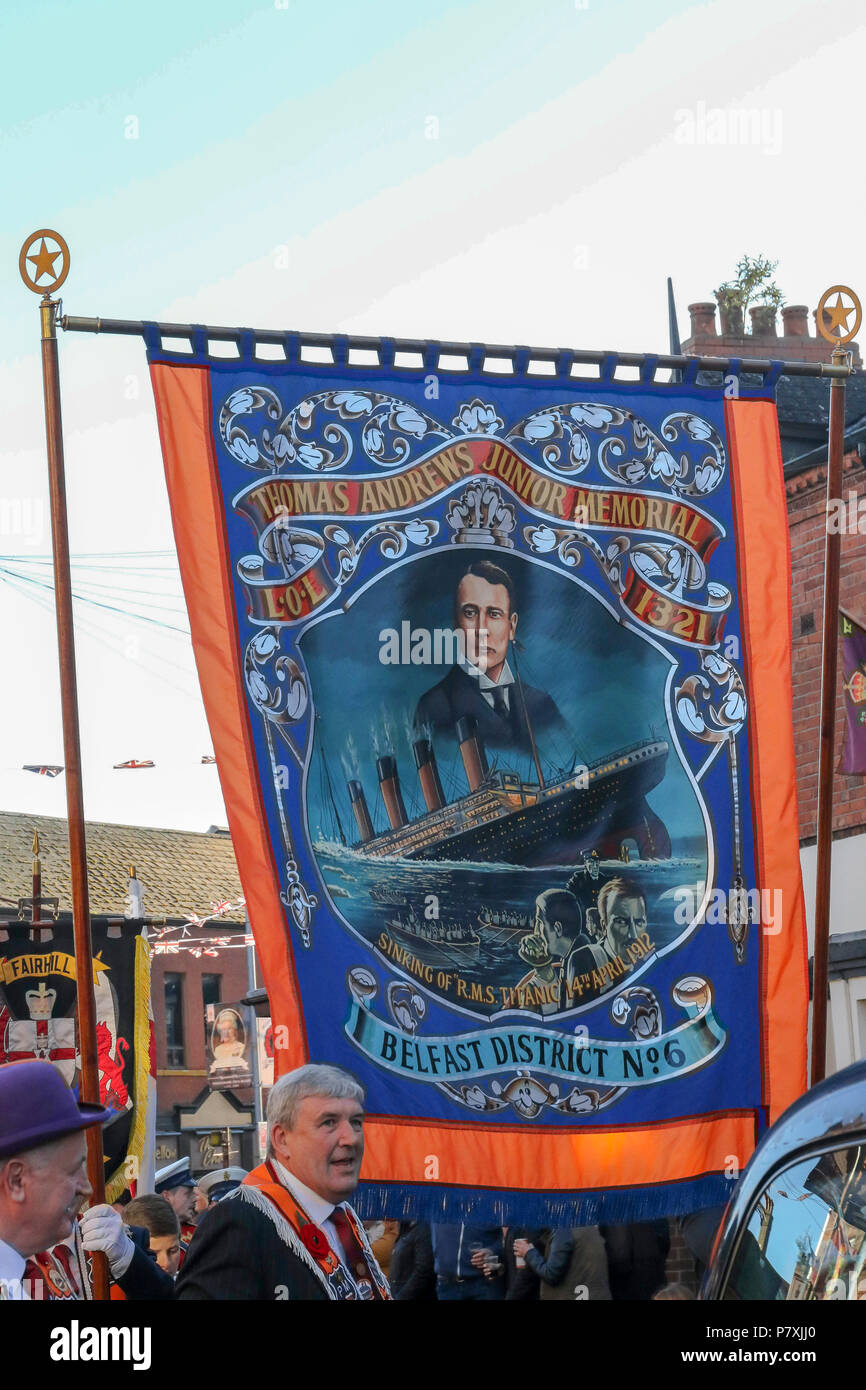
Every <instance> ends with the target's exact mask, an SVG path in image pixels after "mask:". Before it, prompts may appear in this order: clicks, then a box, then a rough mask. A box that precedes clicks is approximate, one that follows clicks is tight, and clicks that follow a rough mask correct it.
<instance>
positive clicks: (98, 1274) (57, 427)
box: [39, 294, 108, 1300]
mask: <svg viewBox="0 0 866 1390" xmlns="http://www.w3.org/2000/svg"><path fill="white" fill-rule="evenodd" d="M39 312H40V317H41V322H42V385H43V391H44V396H45V438H46V443H47V446H48V485H49V493H50V499H51V547H52V552H53V556H54V595H55V612H56V617H57V647H58V653H59V657H60V706H61V714H62V719H63V760H64V762H65V764H66V815H67V820H68V825H69V867H70V871H71V875H72V931H73V937H74V941H75V976H76V986H77V989H76V993H77V999H78V1049H79V1053H80V1055H81V1079H80V1082H79V1099H80V1100H83V1101H86V1102H89V1103H90V1104H91V1105H98V1104H99V1064H98V1061H97V1054H96V999H95V995H94V990H93V959H92V951H91V942H90V901H89V895H88V889H87V846H86V843H85V836H84V793H83V787H82V779H81V744H80V739H79V733H78V688H77V683H76V676H75V637H74V632H73V623H72V576H71V573H70V566H69V527H68V520H67V512H66V473H65V467H64V460H63V428H62V422H61V416H60V369H59V363H58V358H57V333H56V327H55V319H56V312H57V303H56V301H54V300H52V299H51V297H50V295H47V294H46V295H44V296H43V298H42V299H41V300H40V302H39ZM86 1135H87V1176H88V1178H89V1180H90V1186H91V1187H92V1188H93V1195H92V1197H91V1199H90V1200H91V1203H92V1204H93V1205H96V1204H98V1203H100V1202H104V1201H105V1164H104V1160H103V1154H102V1128H101V1126H100V1125H89V1126H88V1128H87V1130H86ZM91 1259H92V1262H93V1263H92V1269H93V1296H94V1298H96V1299H101V1300H106V1299H107V1298H108V1264H107V1262H106V1259H105V1256H104V1255H103V1254H99V1253H94V1254H93V1255H92V1256H91Z"/></svg>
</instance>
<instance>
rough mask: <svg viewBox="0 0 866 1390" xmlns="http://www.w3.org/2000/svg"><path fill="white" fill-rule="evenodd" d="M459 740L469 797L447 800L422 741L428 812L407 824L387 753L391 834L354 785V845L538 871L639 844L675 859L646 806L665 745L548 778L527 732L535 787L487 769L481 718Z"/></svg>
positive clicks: (399, 855) (465, 724)
mask: <svg viewBox="0 0 866 1390" xmlns="http://www.w3.org/2000/svg"><path fill="white" fill-rule="evenodd" d="M518 679H519V678H518ZM524 712H526V706H525V703H524ZM526 713H527V723H528V712H526ZM456 735H457V743H458V745H459V749H460V755H461V758H462V762H463V770H464V772H465V775H466V780H467V783H468V786H469V790H468V792H467V793H466V794H465V795H463V796H460V797H458V798H457V799H456V800H455V801H451V802H446V800H445V795H444V793H443V790H442V783H441V780H440V777H439V770H438V768H437V765H436V756H435V753H434V750H433V745H432V742H431V740H430V739H429V738H426V737H421V738H418V739H416V740H415V742H414V743H413V745H412V751H413V754H414V759H415V766H416V769H417V774H418V781H419V784H420V789H421V793H422V795H423V798H424V805H425V807H426V811H425V812H424V814H423V815H420V816H418V817H417V819H415V820H410V819H409V817H408V816H407V814H406V807H405V805H404V802H403V794H402V791H401V788H400V777H399V772H398V768H397V760H396V758H395V757H394V756H393V754H390V753H388V754H385V755H384V756H382V757H380V758H378V760H377V764H376V768H377V773H378V778H379V789H380V792H381V795H382V801H383V803H384V806H385V811H386V813H387V816H388V823H389V829H388V830H386V831H384V832H382V833H380V834H377V833H376V831H375V828H374V826H373V821H372V818H371V816H370V812H369V808H368V806H367V800H366V797H365V794H364V789H363V787H362V785H361V783H360V782H359V781H357V780H352V781H349V783H348V791H349V799H350V801H351V805H352V810H353V812H354V815H355V821H356V823H357V827H358V833H359V836H360V838H359V840H358V841H357V842H356V843H354V844H353V845H351V846H347V848H350V849H351V850H353V851H355V852H357V853H359V854H363V855H365V856H368V857H371V858H380V859H415V860H428V861H434V862H435V861H439V862H442V861H452V862H453V861H458V862H459V861H462V862H470V863H471V862H474V863H503V864H508V863H510V864H523V865H526V866H527V867H535V866H542V865H546V864H562V863H568V862H572V861H574V860H576V859H577V858H578V857H579V856H580V854H581V852H582V853H584V854H587V853H590V852H591V851H592V850H595V851H596V852H597V853H598V854H599V855H601V856H602V858H619V857H621V850H622V846H623V844H624V843H625V842H626V841H628V840H633V841H634V842H635V843H636V844H637V847H638V850H639V852H640V855H641V857H642V858H644V859H669V858H670V856H671V841H670V835H669V834H668V831H667V827H666V826H665V824H664V822H663V821H662V820H661V818H660V817H659V816H658V815H657V814H656V813H655V812H654V811H653V810H652V808H651V807H650V806H649V804H648V803H647V800H646V794H647V792H649V791H651V790H652V788H653V787H656V786H658V784H659V783H660V782H661V780H662V778H663V777H664V773H665V765H666V762H667V756H668V751H669V749H668V744H667V743H666V742H664V741H662V740H650V741H646V742H642V743H634V744H631V745H630V746H629V747H627V748H622V749H618V750H617V751H616V752H612V753H608V754H607V755H606V756H605V757H603V758H599V759H598V760H597V761H595V762H593V763H590V764H589V766H581V767H579V768H576V769H575V768H574V767H573V768H572V769H571V771H570V772H569V773H568V774H567V775H565V776H563V775H561V774H560V775H559V776H558V777H557V779H556V780H553V781H546V780H545V777H544V773H543V771H542V766H541V760H540V758H539V756H538V749H537V746H536V743H535V738H534V735H533V733H532V729H531V727H530V729H529V735H530V742H531V747H532V754H533V760H534V762H535V769H536V774H537V779H538V780H537V781H534V782H533V781H524V780H523V778H521V777H519V776H518V775H517V774H516V773H514V772H511V771H508V770H506V769H504V768H496V767H494V768H492V769H491V768H490V767H489V765H488V761H487V755H486V751H485V748H484V745H483V743H482V741H481V738H480V736H479V734H478V729H477V724H476V721H475V719H473V718H471V717H470V718H464V719H460V720H459V721H458V722H457V724H456ZM328 782H329V784H330V778H329V779H328ZM334 809H336V808H334Z"/></svg>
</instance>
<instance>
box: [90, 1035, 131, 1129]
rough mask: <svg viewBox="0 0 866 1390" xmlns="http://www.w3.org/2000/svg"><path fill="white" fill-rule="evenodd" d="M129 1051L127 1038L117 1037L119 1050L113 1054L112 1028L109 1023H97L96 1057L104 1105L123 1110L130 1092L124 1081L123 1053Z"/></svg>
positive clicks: (101, 1100) (100, 1095) (100, 1092)
mask: <svg viewBox="0 0 866 1390" xmlns="http://www.w3.org/2000/svg"><path fill="white" fill-rule="evenodd" d="M128 1051H129V1043H128V1042H127V1041H126V1038H120V1037H119V1038H118V1039H117V1050H116V1054H115V1056H114V1057H112V1055H111V1029H110V1028H109V1027H108V1024H107V1023H97V1025H96V1059H97V1062H98V1063H99V1099H100V1102H101V1104H102V1105H109V1104H111V1105H114V1106H115V1108H116V1109H119V1110H123V1109H124V1108H125V1107H126V1105H127V1103H128V1101H129V1092H128V1091H127V1089H126V1086H125V1085H124V1083H123V1054H124V1053H125V1052H128Z"/></svg>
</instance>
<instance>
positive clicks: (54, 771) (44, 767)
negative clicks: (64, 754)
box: [21, 763, 63, 777]
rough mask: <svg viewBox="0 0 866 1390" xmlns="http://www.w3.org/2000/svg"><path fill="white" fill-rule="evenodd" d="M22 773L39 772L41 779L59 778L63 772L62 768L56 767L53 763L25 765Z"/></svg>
mask: <svg viewBox="0 0 866 1390" xmlns="http://www.w3.org/2000/svg"><path fill="white" fill-rule="evenodd" d="M21 770H22V772H37V773H38V774H39V776H40V777H59V776H60V774H61V772H62V771H63V768H62V767H55V765H54V764H53V763H25V764H24V766H23V768H22V769H21Z"/></svg>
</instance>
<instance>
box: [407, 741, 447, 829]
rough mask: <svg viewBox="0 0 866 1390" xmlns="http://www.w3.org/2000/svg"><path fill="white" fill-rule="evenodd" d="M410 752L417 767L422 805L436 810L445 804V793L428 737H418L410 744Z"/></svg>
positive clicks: (430, 809) (429, 809)
mask: <svg viewBox="0 0 866 1390" xmlns="http://www.w3.org/2000/svg"><path fill="white" fill-rule="evenodd" d="M412 752H413V753H414V754H415V766H416V767H417V769H418V781H419V782H420V783H421V791H422V793H423V795H424V805H425V806H426V807H427V810H428V811H438V810H439V809H440V807H442V806H444V805H445V795H444V793H443V791H442V783H441V782H440V781H439V769H438V767H437V766H436V758H435V756H434V753H433V745H432V743H431V742H430V740H429V738H419V739H416V740H415V742H414V743H413V744H412Z"/></svg>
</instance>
